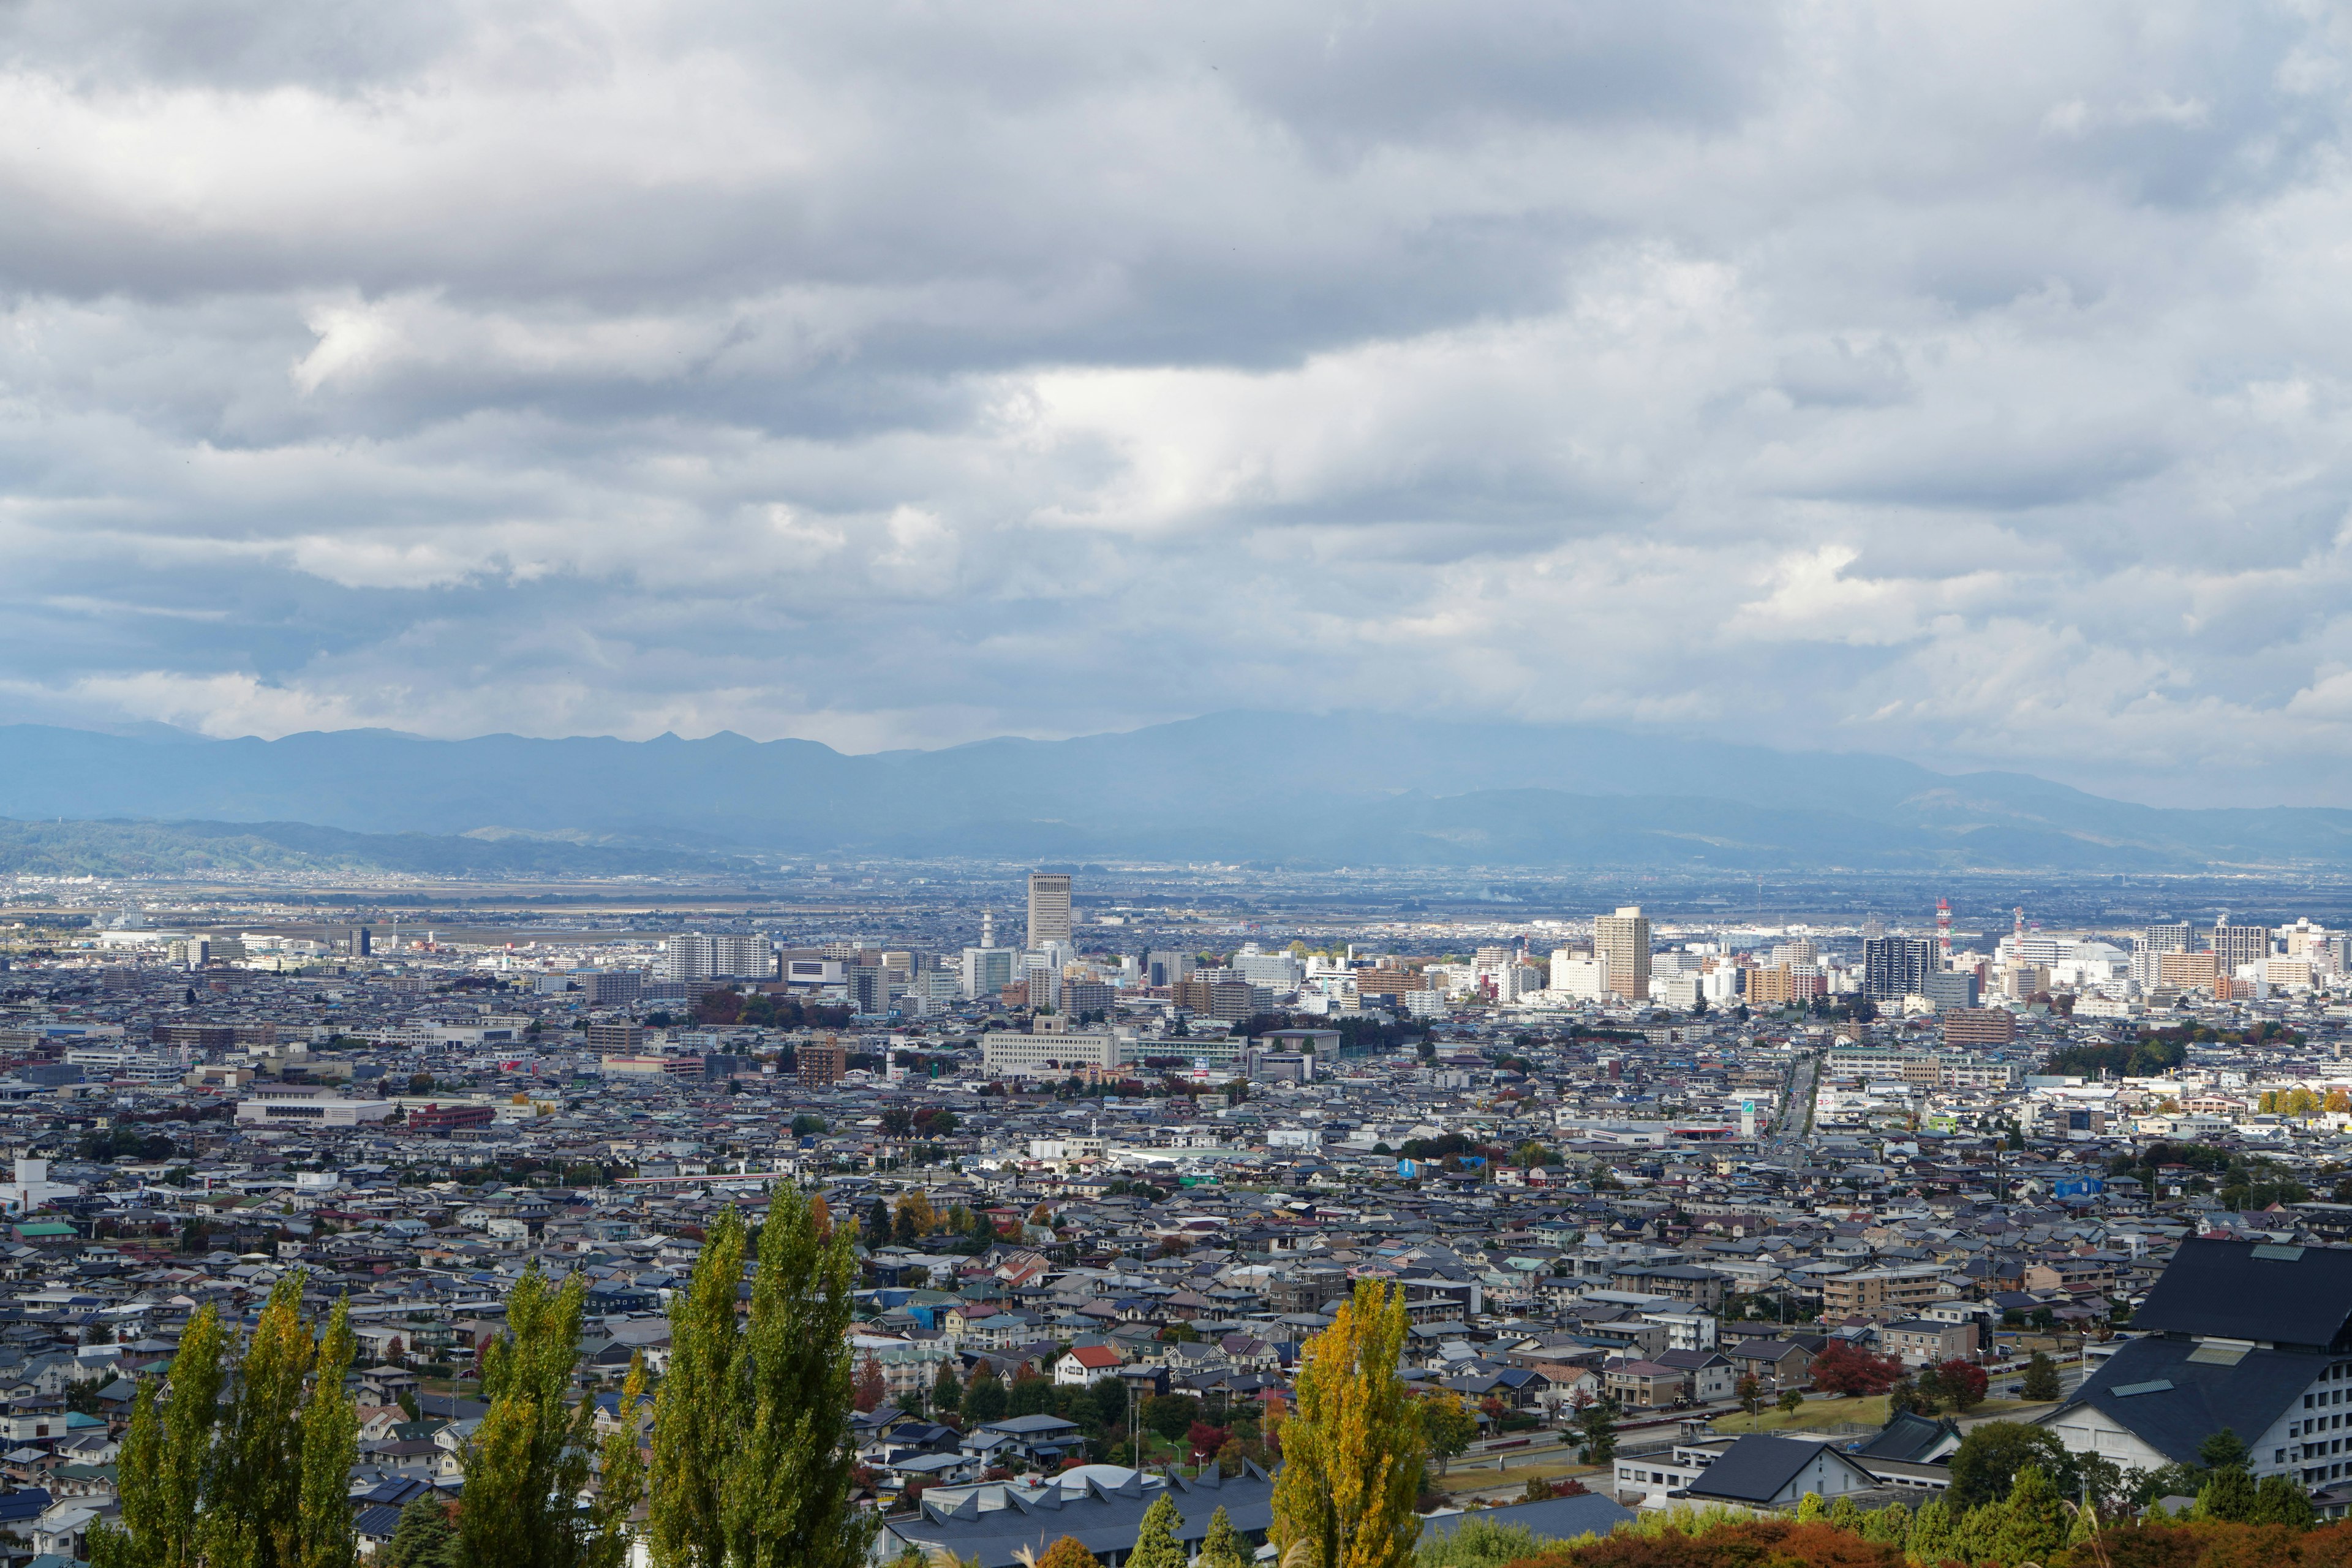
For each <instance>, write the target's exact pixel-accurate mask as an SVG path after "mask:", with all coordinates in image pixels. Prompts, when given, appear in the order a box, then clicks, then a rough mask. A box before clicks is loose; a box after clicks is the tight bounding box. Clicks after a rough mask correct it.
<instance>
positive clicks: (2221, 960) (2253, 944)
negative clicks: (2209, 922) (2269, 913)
mask: <svg viewBox="0 0 2352 1568" xmlns="http://www.w3.org/2000/svg"><path fill="white" fill-rule="evenodd" d="M2270 955H2271V928H2270V927H2268V926H2225V925H2216V926H2215V927H2214V928H2213V967H2214V968H2215V969H2216V970H2217V971H2219V972H2220V973H2223V974H2235V973H2237V972H2238V965H2240V964H2242V963H2261V962H2262V961H2263V960H2264V959H2266V958H2268V957H2269V956H2270Z"/></svg>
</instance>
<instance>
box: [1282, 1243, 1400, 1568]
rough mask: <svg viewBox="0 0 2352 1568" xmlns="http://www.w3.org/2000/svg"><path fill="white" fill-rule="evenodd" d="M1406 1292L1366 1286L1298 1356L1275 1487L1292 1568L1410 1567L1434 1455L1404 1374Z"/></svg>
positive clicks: (1286, 1559) (1362, 1283)
mask: <svg viewBox="0 0 2352 1568" xmlns="http://www.w3.org/2000/svg"><path fill="white" fill-rule="evenodd" d="M1405 1330H1406V1321H1405V1311H1404V1293H1403V1291H1402V1289H1398V1290H1396V1291H1395V1292H1393V1293H1391V1291H1390V1290H1389V1289H1388V1288H1387V1287H1386V1286H1384V1285H1382V1284H1381V1283H1380V1282H1379V1281H1377V1280H1371V1279H1360V1280H1358V1281H1357V1282H1356V1288H1355V1294H1354V1295H1353V1296H1352V1297H1351V1298H1350V1299H1349V1300H1348V1301H1346V1302H1345V1303H1343V1304H1342V1305H1341V1306H1340V1308H1339V1311H1338V1313H1337V1314H1336V1315H1335V1316H1334V1317H1333V1320H1332V1322H1331V1326H1330V1327H1329V1328H1328V1329H1326V1330H1325V1331H1323V1332H1321V1333H1320V1334H1318V1335H1317V1336H1315V1338H1314V1339H1312V1340H1310V1341H1309V1342H1307V1347H1306V1350H1305V1351H1304V1352H1302V1354H1301V1356H1300V1358H1299V1369H1298V1377H1297V1408H1296V1410H1295V1412H1294V1413H1293V1414H1292V1415H1290V1416H1289V1417H1288V1418H1287V1419H1286V1420H1285V1421H1284V1422H1283V1423H1282V1427H1281V1440H1282V1454H1283V1461H1284V1462H1283V1469H1282V1474H1281V1476H1280V1477H1279V1478H1278V1479H1276V1483H1275V1489H1274V1528H1273V1531H1272V1535H1273V1539H1274V1545H1275V1552H1276V1559H1277V1560H1278V1561H1280V1562H1281V1563H1284V1564H1285V1565H1286V1568H1290V1564H1291V1562H1292V1557H1291V1554H1292V1553H1293V1552H1300V1554H1301V1558H1302V1562H1303V1568H1404V1565H1405V1564H1407V1563H1410V1562H1411V1561H1412V1546H1413V1542H1414V1540H1415V1539H1416V1538H1417V1537H1418V1536H1419V1535H1420V1533H1421V1521H1420V1520H1418V1519H1417V1518H1415V1517H1414V1515H1413V1511H1412V1504H1413V1498H1414V1495H1415V1493H1416V1491H1417V1489H1418V1488H1419V1486H1420V1484H1421V1476H1422V1467H1423V1463H1424V1462H1425V1456H1426V1453H1427V1445H1426V1439H1425V1438H1424V1437H1423V1434H1422V1427H1421V1412H1420V1409H1419V1408H1418V1405H1417V1403H1416V1401H1414V1399H1413V1398H1412V1395H1411V1394H1409V1393H1408V1392H1407V1391H1406V1388H1405V1384H1403V1382H1402V1380H1401V1379H1399V1378H1398V1376H1397V1358H1398V1355H1399V1354H1400V1353H1401V1352H1402V1350H1403V1347H1404V1339H1405Z"/></svg>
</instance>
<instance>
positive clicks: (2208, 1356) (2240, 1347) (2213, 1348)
mask: <svg viewBox="0 0 2352 1568" xmlns="http://www.w3.org/2000/svg"><path fill="white" fill-rule="evenodd" d="M2253 1348H2254V1347H2253V1346H2252V1345H2246V1344H2235V1343H2232V1342H2230V1341H2228V1340H2208V1341H2206V1342H2204V1343H2203V1344H2201V1345H2199V1346H2198V1347H2197V1348H2196V1349H2195V1350H2193V1351H2190V1352H2189V1354H2188V1355H2187V1356H2185V1357H2183V1358H2182V1359H2183V1360H2186V1361H2192V1362H2195V1363H2197V1364H2198V1365H2199V1366H2235V1365H2237V1364H2238V1363H2240V1362H2242V1361H2243V1360H2245V1359H2246V1352H2248V1351H2250V1350H2252V1349H2253Z"/></svg>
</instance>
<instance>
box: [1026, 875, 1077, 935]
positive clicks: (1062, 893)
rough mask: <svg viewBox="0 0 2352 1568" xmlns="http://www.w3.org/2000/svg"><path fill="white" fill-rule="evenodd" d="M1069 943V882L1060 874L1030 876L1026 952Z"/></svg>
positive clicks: (1066, 877)
mask: <svg viewBox="0 0 2352 1568" xmlns="http://www.w3.org/2000/svg"><path fill="white" fill-rule="evenodd" d="M1069 940H1070V879H1069V876H1068V874H1067V873H1066V872H1061V871H1032V872H1030V873H1029V942H1028V947H1029V951H1030V952H1036V951H1037V950H1038V949H1040V948H1042V947H1044V946H1045V944H1046V943H1047V942H1068V941H1069Z"/></svg>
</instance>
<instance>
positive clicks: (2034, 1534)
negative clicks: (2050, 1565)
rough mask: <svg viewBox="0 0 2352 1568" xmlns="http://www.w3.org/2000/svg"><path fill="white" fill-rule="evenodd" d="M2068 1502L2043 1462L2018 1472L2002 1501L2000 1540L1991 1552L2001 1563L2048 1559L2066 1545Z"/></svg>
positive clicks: (2035, 1561)
mask: <svg viewBox="0 0 2352 1568" xmlns="http://www.w3.org/2000/svg"><path fill="white" fill-rule="evenodd" d="M2068 1522H2069V1521H2068V1520H2067V1518H2066V1504H2065V1501H2064V1500H2063V1499H2062V1498H2060V1497H2059V1495H2058V1489H2057V1487H2056V1486H2055V1485H2053V1483H2052V1482H2051V1479H2050V1478H2049V1476H2048V1475H2047V1474H2046V1473H2044V1472H2043V1470H2042V1468H2041V1467H2040V1466H2039V1465H2027V1466H2026V1467H2025V1468H2022V1469H2021V1470H2019V1471H2018V1472H2017V1477H2016V1479H2015V1480H2014V1481H2013V1482H2012V1483H2011V1486H2010V1489H2009V1498H2008V1500H2007V1501H2005V1502H2004V1503H2002V1504H2001V1520H2000V1527H1999V1532H1998V1539H1999V1542H2000V1544H1999V1545H1998V1546H1997V1547H1996V1548H1995V1549H1994V1551H1993V1552H1991V1553H1990V1555H1991V1556H1992V1557H1993V1558H1994V1559H1995V1560H1996V1561H1998V1562H2001V1563H2047V1562H2049V1561H2050V1560H2051V1558H2052V1557H2053V1556H2054V1555H2055V1554H2056V1553H2058V1552H2062V1551H2063V1550H2064V1549H2065V1545H2066V1534H2067V1524H2068Z"/></svg>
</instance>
